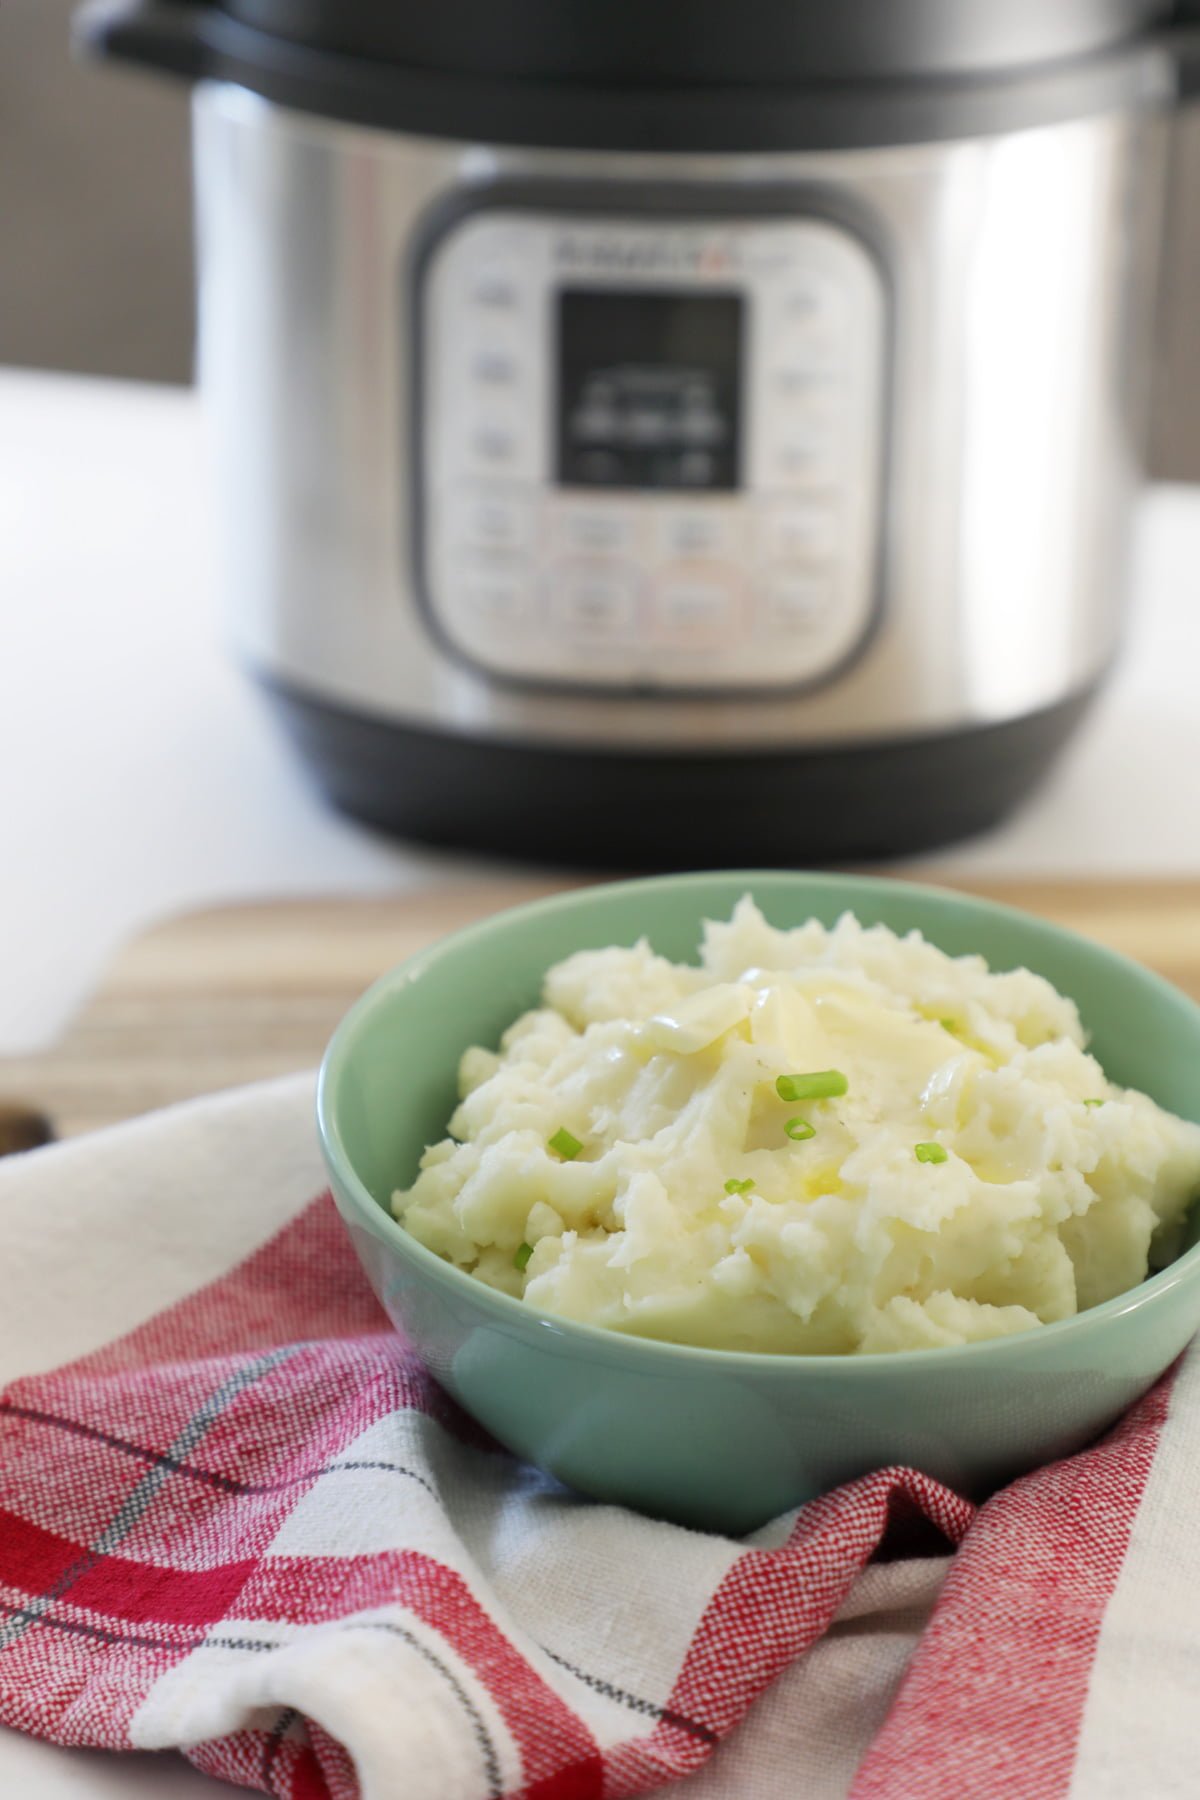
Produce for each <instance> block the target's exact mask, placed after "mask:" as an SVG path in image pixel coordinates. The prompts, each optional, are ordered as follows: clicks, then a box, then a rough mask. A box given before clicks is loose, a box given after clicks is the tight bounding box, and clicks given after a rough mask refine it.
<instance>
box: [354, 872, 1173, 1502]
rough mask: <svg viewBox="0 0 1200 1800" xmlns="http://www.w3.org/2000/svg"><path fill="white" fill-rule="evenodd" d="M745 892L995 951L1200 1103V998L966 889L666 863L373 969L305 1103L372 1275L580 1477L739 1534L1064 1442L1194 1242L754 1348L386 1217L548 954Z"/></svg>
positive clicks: (395, 1314) (1146, 1365)
mask: <svg viewBox="0 0 1200 1800" xmlns="http://www.w3.org/2000/svg"><path fill="white" fill-rule="evenodd" d="M746 892H751V893H753V894H754V896H755V898H756V900H757V901H758V904H759V905H760V906H761V907H762V909H763V911H764V913H765V914H766V916H767V918H768V919H770V920H771V922H772V923H773V924H775V925H781V926H788V925H797V924H799V923H800V922H801V921H802V920H804V919H807V918H810V917H813V916H814V915H815V916H816V917H817V918H819V919H822V920H824V921H825V922H826V923H830V924H831V923H832V922H833V921H834V919H836V918H837V916H838V914H839V913H841V912H843V911H845V910H846V909H847V908H850V909H852V910H853V911H854V912H855V913H857V915H858V917H859V918H860V919H861V920H863V921H864V923H874V922H876V921H882V922H883V923H884V924H886V925H890V926H891V927H892V928H893V930H896V931H907V930H909V929H910V928H912V927H913V926H916V927H917V928H918V929H919V930H920V931H922V932H923V933H924V934H925V935H926V936H927V937H928V938H929V939H931V941H932V942H934V943H935V944H938V945H940V946H941V948H942V949H943V950H946V951H949V952H950V953H951V954H961V953H963V952H966V951H982V952H983V954H984V955H985V956H986V957H987V959H988V962H989V963H990V964H991V966H992V968H994V969H1007V968H1012V967H1015V966H1017V965H1020V964H1025V965H1027V966H1028V967H1029V968H1031V969H1036V970H1037V971H1038V972H1039V973H1040V974H1042V975H1045V976H1046V977H1047V978H1048V979H1049V980H1050V981H1052V982H1053V983H1054V985H1055V986H1056V987H1057V988H1059V989H1060V990H1061V991H1062V992H1063V993H1065V994H1070V995H1071V996H1072V997H1073V998H1074V999H1075V1000H1076V1002H1077V1003H1078V1005H1079V1009H1080V1012H1081V1013H1082V1015H1083V1020H1084V1023H1085V1025H1086V1026H1087V1028H1088V1029H1089V1030H1090V1032H1091V1033H1092V1043H1093V1046H1094V1048H1095V1050H1096V1053H1097V1055H1098V1056H1099V1057H1100V1060H1101V1061H1102V1063H1103V1064H1104V1067H1105V1069H1106V1071H1107V1072H1108V1074H1109V1075H1110V1076H1111V1077H1112V1079H1113V1080H1114V1081H1117V1082H1120V1083H1123V1084H1126V1085H1131V1086H1137V1087H1140V1088H1143V1089H1144V1090H1145V1091H1146V1092H1147V1093H1149V1094H1152V1095H1153V1096H1154V1098H1155V1099H1156V1100H1158V1101H1159V1102H1161V1104H1162V1105H1164V1106H1167V1107H1170V1108H1171V1109H1172V1111H1174V1112H1178V1113H1182V1114H1183V1115H1184V1116H1186V1117H1188V1118H1191V1119H1200V1008H1197V1007H1196V1006H1194V1005H1193V1004H1192V1003H1191V1001H1189V1000H1187V999H1185V998H1184V996H1183V995H1182V994H1180V993H1178V992H1176V991H1175V989H1173V988H1171V987H1169V986H1168V985H1167V984H1166V983H1165V982H1163V981H1161V980H1159V979H1158V977H1157V976H1154V975H1151V974H1149V973H1148V972H1147V971H1146V970H1145V969H1141V968H1139V967H1138V966H1137V965H1136V964H1134V963H1131V962H1128V961H1127V960H1126V959H1125V958H1124V957H1120V956H1117V955H1114V954H1113V953H1112V952H1111V951H1109V950H1104V949H1101V948H1100V947H1099V946H1098V945H1096V944H1093V943H1089V942H1088V941H1087V940H1086V939H1084V938H1081V937H1076V936H1074V935H1073V934H1072V933H1071V932H1068V931H1062V930H1060V929H1058V928H1056V927H1055V926H1052V925H1047V924H1043V923H1042V922H1041V921H1040V920H1038V919H1034V918H1029V917H1027V916H1025V915H1024V914H1022V913H1018V912H1013V911H1011V910H1010V909H1008V908H1006V907H1002V906H993V905H990V904H989V903H987V902H986V901H982V900H976V899H972V898H969V897H968V896H966V895H963V894H955V893H949V892H943V891H939V890H937V889H934V888H922V887H916V886H910V885H909V884H908V883H901V882H893V881H885V880H872V879H867V878H865V877H864V878H858V877H851V876H834V875H806V874H788V873H767V874H760V873H755V872H749V873H732V874H713V875H680V876H667V877H664V878H663V879H660V880H646V881H629V882H622V883H620V884H618V885H613V886H608V887H597V888H589V889H584V890H582V891H580V892H576V893H570V894H566V895H563V896H561V897H558V898H555V899H551V900H544V901H541V902H539V903H537V904H535V905H533V906H523V907H519V908H518V909H516V910H515V911H513V912H508V913H502V914H500V915H499V916H498V917H496V918H492V919H489V920H487V921H486V922H484V923H483V924H480V925H475V926H472V927H471V928H470V929H468V930H466V931H460V932H457V933H455V935H454V936H452V937H448V938H446V939H444V940H443V941H442V942H441V943H440V944H436V945H434V946H433V948H432V949H430V950H426V951H423V952H422V953H421V954H420V955H418V956H414V957H412V958H411V959H410V960H409V961H408V962H406V963H402V964H401V965H400V967H399V968H397V969H394V970H393V971H392V972H391V974H389V975H385V976H384V977H383V979H382V980H381V981H379V982H377V983H376V984H375V986H374V987H372V988H371V989H370V991H369V992H368V993H367V994H365V995H364V996H363V998H362V999H361V1000H360V1001H359V1002H358V1003H357V1005H356V1006H354V1007H353V1008H352V1009H351V1011H350V1012H349V1013H348V1014H347V1016H346V1018H345V1019H344V1020H343V1022H342V1024H341V1026H340V1027H339V1028H338V1030H337V1032H336V1033H335V1035H334V1038H333V1040H332V1042H331V1044H330V1046H329V1049H328V1051H327V1053H326V1056H325V1061H324V1064H323V1066H322V1069H321V1078H320V1086H319V1097H318V1114H319V1122H320V1132H321V1141H322V1145H323V1148H324V1153H325V1158H326V1161H327V1163H328V1165H329V1173H330V1177H331V1180H332V1183H333V1192H334V1196H335V1198H336V1201H337V1204H338V1207H339V1208H340V1210H341V1213H342V1216H343V1218H344V1219H345V1221H346V1223H347V1225H348V1226H349V1229H350V1233H351V1236H352V1237H353V1239H354V1243H355V1246H356V1248H357V1250H358V1253H359V1255H360V1257H361V1258H362V1261H363V1266H364V1267H365V1269H366V1271H367V1274H368V1276H369V1277H370V1280H371V1282H372V1285H373V1286H374V1288H375V1291H376V1293H377V1294H378V1295H379V1298H380V1300H381V1301H382V1302H383V1305H384V1307H385V1308H386V1309H387V1312H388V1314H389V1316H390V1317H391V1318H392V1319H393V1320H394V1321H395V1322H396V1324H397V1325H399V1326H401V1327H402V1328H403V1330H404V1331H405V1332H406V1333H407V1335H408V1336H409V1337H410V1338H411V1339H412V1340H413V1341H414V1342H415V1343H416V1345H417V1346H418V1347H419V1349H420V1351H421V1353H422V1355H423V1356H424V1357H425V1359H426V1361H427V1362H428V1364H429V1367H430V1368H431V1369H432V1370H433V1372H434V1374H435V1375H436V1376H437V1378H438V1380H439V1381H441V1382H442V1384H443V1385H444V1386H445V1387H446V1388H448V1389H449V1391H450V1392H451V1393H452V1394H453V1395H454V1396H455V1398H456V1399H457V1400H458V1401H459V1402H460V1403H461V1404H462V1405H463V1406H464V1407H465V1408H466V1410H467V1411H468V1412H469V1413H471V1414H472V1415H473V1416H474V1417H475V1418H476V1419H477V1420H479V1422H480V1423H481V1424H483V1425H484V1426H486V1427H487V1429H488V1430H489V1431H491V1432H492V1433H493V1434H494V1436H495V1437H497V1438H498V1439H499V1440H500V1442H501V1443H503V1444H506V1445H507V1446H508V1447H509V1449H510V1450H513V1451H515V1452H516V1454H517V1455H518V1456H522V1457H525V1458H526V1459H527V1460H528V1461H530V1462H532V1463H536V1464H538V1466H539V1467H541V1468H543V1469H547V1470H549V1471H550V1472H551V1474H553V1475H556V1476H558V1477H559V1478H560V1479H561V1480H562V1481H564V1482H567V1483H568V1484H569V1485H570V1486H572V1487H574V1488H578V1489H579V1490H580V1491H581V1492H583V1493H585V1494H591V1495H595V1496H596V1497H598V1498H600V1499H603V1500H608V1501H616V1502H620V1503H622V1504H624V1505H627V1506H633V1507H638V1508H640V1509H641V1510H642V1511H644V1512H648V1513H653V1514H657V1515H659V1516H661V1517H664V1518H668V1519H676V1520H679V1521H681V1522H682V1523H684V1524H688V1525H695V1526H700V1527H703V1528H707V1529H715V1530H721V1531H726V1532H731V1533H742V1532H745V1531H748V1530H750V1529H752V1528H754V1527H755V1526H758V1525H761V1524H762V1523H763V1522H764V1521H765V1520H767V1519H769V1518H771V1517H773V1516H774V1515H775V1514H777V1513H779V1512H782V1511H783V1510H784V1509H786V1508H787V1507H790V1506H794V1505H796V1504H797V1503H798V1502H801V1501H804V1500H807V1499H810V1498H811V1497H812V1496H813V1495H815V1494H819V1493H822V1492H824V1491H826V1490H827V1489H829V1488H832V1487H834V1486H836V1485H837V1484H838V1483H839V1482H843V1481H846V1480H848V1479H850V1478H851V1477H853V1476H856V1475H861V1474H863V1473H864V1472H865V1471H867V1470H870V1469H876V1468H880V1467H882V1466H884V1465H886V1464H890V1463H908V1464H913V1465H915V1466H916V1467H917V1468H919V1469H922V1470H924V1471H925V1472H926V1473H927V1474H929V1475H932V1476H935V1477H937V1478H938V1479H939V1480H941V1481H945V1482H948V1483H949V1484H950V1485H951V1486H952V1487H955V1488H958V1489H960V1490H964V1491H967V1492H971V1493H981V1492H984V1491H986V1490H988V1489H990V1488H992V1487H995V1486H996V1485H998V1484H999V1483H1000V1482H1002V1481H1004V1480H1007V1479H1008V1478H1009V1477H1011V1476H1013V1475H1015V1474H1017V1473H1018V1472H1020V1471H1022V1470H1025V1469H1029V1468H1031V1467H1033V1466H1034V1465H1035V1464H1038V1463H1042V1462H1045V1461H1047V1460H1049V1459H1051V1458H1053V1457H1057V1456H1061V1455H1063V1454H1064V1453H1066V1452H1069V1451H1071V1450H1074V1449H1076V1448H1078V1447H1079V1446H1080V1445H1081V1444H1084V1443H1086V1442H1087V1441H1088V1439H1090V1438H1092V1437H1094V1436H1095V1435H1096V1433H1097V1432H1099V1431H1101V1430H1102V1429H1103V1428H1104V1427H1105V1426H1106V1425H1108V1424H1109V1423H1111V1421H1112V1420H1114V1419H1115V1418H1116V1417H1117V1416H1118V1414H1119V1413H1121V1412H1122V1411H1123V1410H1124V1409H1125V1408H1126V1407H1127V1406H1129V1405H1130V1403H1131V1402H1132V1401H1133V1400H1135V1399H1136V1398H1137V1397H1138V1395H1139V1394H1141V1393H1143V1392H1144V1391H1145V1389H1146V1388H1147V1387H1149V1386H1150V1384H1151V1383H1152V1382H1153V1381H1154V1380H1155V1378H1156V1377H1157V1376H1158V1375H1159V1374H1161V1373H1162V1371H1163V1370H1164V1369H1166V1368H1167V1366H1168V1365H1169V1364H1170V1363H1171V1362H1172V1361H1173V1360H1174V1358H1175V1357H1176V1356H1177V1355H1178V1354H1179V1352H1180V1351H1181V1350H1182V1349H1183V1347H1184V1345H1185V1344H1186V1343H1187V1341H1188V1339H1189V1338H1190V1337H1191V1336H1192V1334H1193V1332H1194V1331H1195V1330H1196V1329H1197V1327H1198V1326H1200V1247H1195V1246H1193V1247H1189V1248H1188V1249H1187V1250H1185V1252H1184V1254H1183V1255H1182V1256H1181V1257H1180V1258H1179V1260H1178V1261H1177V1262H1175V1263H1173V1264H1172V1265H1171V1267H1170V1268H1168V1269H1166V1270H1164V1271H1163V1272H1162V1273H1161V1274H1159V1275H1156V1276H1154V1277H1153V1279H1151V1280H1149V1281H1146V1282H1143V1283H1142V1285H1141V1286H1140V1287H1137V1288H1135V1289H1133V1290H1132V1291H1131V1292H1129V1293H1127V1294H1123V1295H1121V1296H1120V1297H1119V1298H1118V1299H1116V1300H1110V1301H1108V1302H1107V1303H1106V1304H1105V1305H1103V1306H1098V1307H1096V1308H1094V1309H1093V1310H1092V1311H1091V1312H1085V1313H1081V1314H1079V1315H1078V1316H1077V1317H1076V1318H1073V1319H1066V1320H1063V1321H1062V1322H1061V1323H1059V1324H1056V1325H1045V1326H1042V1327H1041V1328H1040V1329H1038V1330H1035V1331H1029V1332H1026V1333H1023V1334H1020V1335H1018V1336H1015V1337H1006V1338H1001V1339H998V1340H993V1341H991V1342H988V1343H978V1344H969V1345H965V1346H963V1347H961V1348H948V1349H940V1350H924V1351H910V1352H901V1353H897V1354H895V1355H876V1356H846V1357H837V1356H794V1357H788V1356H770V1355H743V1354H738V1353H735V1352H732V1351H727V1350H699V1349H693V1348H690V1347H686V1346H681V1345H674V1344H664V1343H657V1342H654V1341H651V1340H648V1339H641V1338H636V1337H624V1336H621V1335H619V1334H617V1333H613V1332H606V1331H603V1330H600V1329H597V1328H595V1327H590V1326H585V1325H576V1324H573V1323H570V1322H569V1321H565V1320H559V1319H555V1318H553V1317H551V1316H550V1315H548V1314H545V1313H540V1312H537V1311H535V1310H534V1309H533V1308H531V1307H529V1306H526V1305H525V1304H523V1303H522V1302H521V1301H518V1300H513V1299H510V1298H509V1297H508V1296H507V1295H504V1294H499V1293H496V1292H494V1291H493V1290H492V1289H490V1288H488V1287H485V1286H484V1285H483V1284H482V1283H480V1282H476V1281H473V1280H472V1279H471V1277H470V1276H468V1275H465V1274H463V1273H462V1272H461V1271H460V1270H458V1269H455V1268H453V1267H451V1266H450V1265H449V1264H447V1263H445V1262H443V1261H441V1259H440V1258H438V1257H436V1256H434V1255H433V1254H432V1253H431V1252H430V1251H428V1250H426V1249H424V1248H423V1247H422V1246H421V1245H420V1244H418V1243H417V1242H416V1241H415V1239H413V1238H411V1237H410V1236H409V1235H408V1233H407V1232H405V1231H404V1230H402V1229H401V1227H400V1226H399V1225H398V1224H397V1223H396V1221H395V1220H394V1219H393V1218H392V1216H391V1213H390V1211H389V1210H388V1198H389V1196H390V1194H391V1193H392V1191H393V1190H394V1189H395V1188H397V1187H401V1186H407V1185H408V1184H409V1183H410V1182H411V1180H412V1178H413V1176H414V1174H415V1172H416V1167H417V1160H418V1158H419V1156H420V1154H421V1151H422V1149H423V1148H424V1146H425V1145H426V1144H428V1143H431V1142H433V1141H434V1140H435V1139H437V1138H440V1137H442V1136H443V1135H444V1132H445V1126H446V1122H447V1120H448V1119H449V1117H450V1113H451V1111H452V1109H453V1107H454V1104H455V1098H456V1089H455V1073H456V1068H457V1064H458V1059H459V1056H460V1054H461V1052H462V1051H463V1050H464V1049H465V1048H466V1046H467V1045H468V1044H489V1045H492V1044H495V1043H496V1041H497V1039H498V1038H499V1036H500V1033H501V1032H502V1031H503V1030H504V1028H505V1026H507V1025H508V1024H509V1023H510V1022H511V1021H512V1020H513V1019H515V1018H516V1016H517V1015H518V1013H521V1012H523V1011H525V1010H526V1009H527V1008H528V1007H530V1006H532V1005H533V1004H535V1002H536V1001H537V998H538V993H539V988H540V984H541V979H542V976H543V973H544V971H545V970H546V969H547V968H548V967H549V965H550V964H551V963H554V962H557V961H558V960H559V959H560V958H562V957H563V956H566V955H568V954H569V953H570V952H571V951H573V950H579V949H582V948H585V947H589V946H601V945H604V944H630V943H632V942H634V940H635V939H637V938H639V937H641V936H643V935H644V936H646V937H648V938H649V940H650V942H651V944H652V945H653V946H654V948H655V949H656V950H658V951H661V952H662V953H663V954H664V955H666V956H669V957H673V958H675V959H677V960H680V959H685V958H687V959H691V958H694V956H695V954H696V951H697V947H698V943H699V937H700V925H701V921H702V920H703V919H705V918H717V919H721V918H727V917H728V916H729V911H730V908H731V907H732V905H733V903H734V902H735V901H736V900H737V899H738V898H739V896H740V895H742V894H744V893H746Z"/></svg>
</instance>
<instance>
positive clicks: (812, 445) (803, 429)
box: [771, 425, 841, 487]
mask: <svg viewBox="0 0 1200 1800" xmlns="http://www.w3.org/2000/svg"><path fill="white" fill-rule="evenodd" d="M840 464H841V455H840V449H839V444H838V440H837V437H836V436H835V435H834V433H833V432H832V431H829V430H822V429H821V428H820V427H819V426H817V425H806V426H800V427H798V428H797V429H796V430H794V431H789V432H787V433H786V434H785V435H783V436H781V437H780V438H779V440H778V442H777V444H776V446H775V449H774V451H773V453H772V456H771V467H772V479H773V480H775V481H778V482H779V485H780V486H781V487H823V486H824V485H825V484H826V483H827V482H831V481H833V480H835V479H836V477H837V476H838V474H839V473H840V472H841V471H840Z"/></svg>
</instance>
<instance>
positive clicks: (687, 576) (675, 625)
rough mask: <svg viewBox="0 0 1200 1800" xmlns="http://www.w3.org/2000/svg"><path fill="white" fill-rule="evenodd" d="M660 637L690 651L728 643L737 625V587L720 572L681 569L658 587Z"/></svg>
mask: <svg viewBox="0 0 1200 1800" xmlns="http://www.w3.org/2000/svg"><path fill="white" fill-rule="evenodd" d="M655 610H656V613H657V616H658V624H659V635H660V637H663V638H666V639H668V640H669V641H670V642H671V643H673V644H677V645H680V646H682V647H685V648H688V649H714V648H716V647H717V646H718V645H719V644H722V643H726V642H728V640H729V638H730V636H731V634H732V631H733V627H734V625H735V624H736V622H737V614H738V603H737V583H736V580H735V579H734V578H732V577H727V576H725V575H724V574H722V572H721V571H720V570H719V569H712V568H705V567H704V566H703V565H702V564H701V565H699V566H698V567H696V568H690V569H689V568H681V569H678V570H674V571H671V572H669V573H668V574H667V575H666V576H664V577H663V578H662V579H661V580H660V581H659V583H658V588H657V593H656V601H655Z"/></svg>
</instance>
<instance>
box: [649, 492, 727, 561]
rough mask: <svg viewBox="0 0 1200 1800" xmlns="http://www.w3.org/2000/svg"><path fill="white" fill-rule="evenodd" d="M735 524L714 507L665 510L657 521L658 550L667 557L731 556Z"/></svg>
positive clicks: (724, 512) (725, 512)
mask: <svg viewBox="0 0 1200 1800" xmlns="http://www.w3.org/2000/svg"><path fill="white" fill-rule="evenodd" d="M736 527H737V521H736V519H735V518H734V516H733V515H732V514H731V513H730V512H728V511H726V510H723V509H721V508H718V507H716V506H695V505H685V506H684V507H664V508H663V509H662V511H661V512H660V514H659V519H658V533H657V535H658V543H659V548H660V549H661V550H662V551H664V552H665V554H666V555H667V556H732V555H734V554H735V553H736V550H737V547H738V546H737V538H738V536H739V533H738V531H737V528H736Z"/></svg>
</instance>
